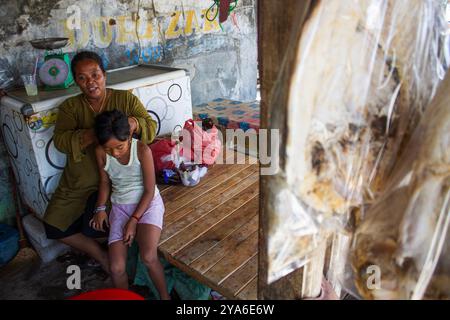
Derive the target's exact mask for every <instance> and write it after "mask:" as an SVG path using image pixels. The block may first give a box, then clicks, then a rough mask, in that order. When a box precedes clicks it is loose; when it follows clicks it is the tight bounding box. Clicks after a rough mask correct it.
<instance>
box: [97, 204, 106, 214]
mask: <svg viewBox="0 0 450 320" xmlns="http://www.w3.org/2000/svg"><path fill="white" fill-rule="evenodd" d="M100 211H106V206H105V205H103V206H98V207H97V208H95V209H94V213H97V212H100Z"/></svg>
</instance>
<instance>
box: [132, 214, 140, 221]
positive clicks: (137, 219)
mask: <svg viewBox="0 0 450 320" xmlns="http://www.w3.org/2000/svg"><path fill="white" fill-rule="evenodd" d="M131 218H134V219H136V221H137V222H139V218H138V217H136V216H134V215H131Z"/></svg>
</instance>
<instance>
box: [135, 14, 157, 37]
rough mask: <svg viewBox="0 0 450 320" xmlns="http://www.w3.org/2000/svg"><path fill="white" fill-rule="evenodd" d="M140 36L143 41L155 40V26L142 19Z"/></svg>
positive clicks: (139, 27)
mask: <svg viewBox="0 0 450 320" xmlns="http://www.w3.org/2000/svg"><path fill="white" fill-rule="evenodd" d="M138 34H139V38H140V39H141V40H152V39H153V36H154V34H153V24H152V21H149V20H148V19H140V20H139V22H138Z"/></svg>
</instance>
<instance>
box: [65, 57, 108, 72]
mask: <svg viewBox="0 0 450 320" xmlns="http://www.w3.org/2000/svg"><path fill="white" fill-rule="evenodd" d="M83 60H94V61H95V62H96V63H97V64H98V66H99V67H100V69H101V70H102V71H103V73H105V67H104V66H103V60H102V58H101V57H100V56H99V55H98V54H97V53H95V52H93V51H80V52H78V53H77V54H76V55H75V56H74V57H73V58H72V61H71V63H70V69H71V70H72V75H73V76H74V77H75V68H76V66H77V64H78V63H79V62H81V61H83Z"/></svg>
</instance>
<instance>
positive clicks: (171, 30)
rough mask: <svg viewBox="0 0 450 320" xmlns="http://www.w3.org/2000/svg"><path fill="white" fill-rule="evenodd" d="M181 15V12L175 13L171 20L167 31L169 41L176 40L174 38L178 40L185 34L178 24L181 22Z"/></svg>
mask: <svg viewBox="0 0 450 320" xmlns="http://www.w3.org/2000/svg"><path fill="white" fill-rule="evenodd" d="M180 15H181V12H180V11H175V12H174V13H173V14H172V16H171V18H170V22H169V27H168V28H167V30H166V38H167V39H174V38H178V37H179V36H180V35H181V33H182V32H183V30H182V28H180V27H179V26H178V22H179V20H180Z"/></svg>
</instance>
